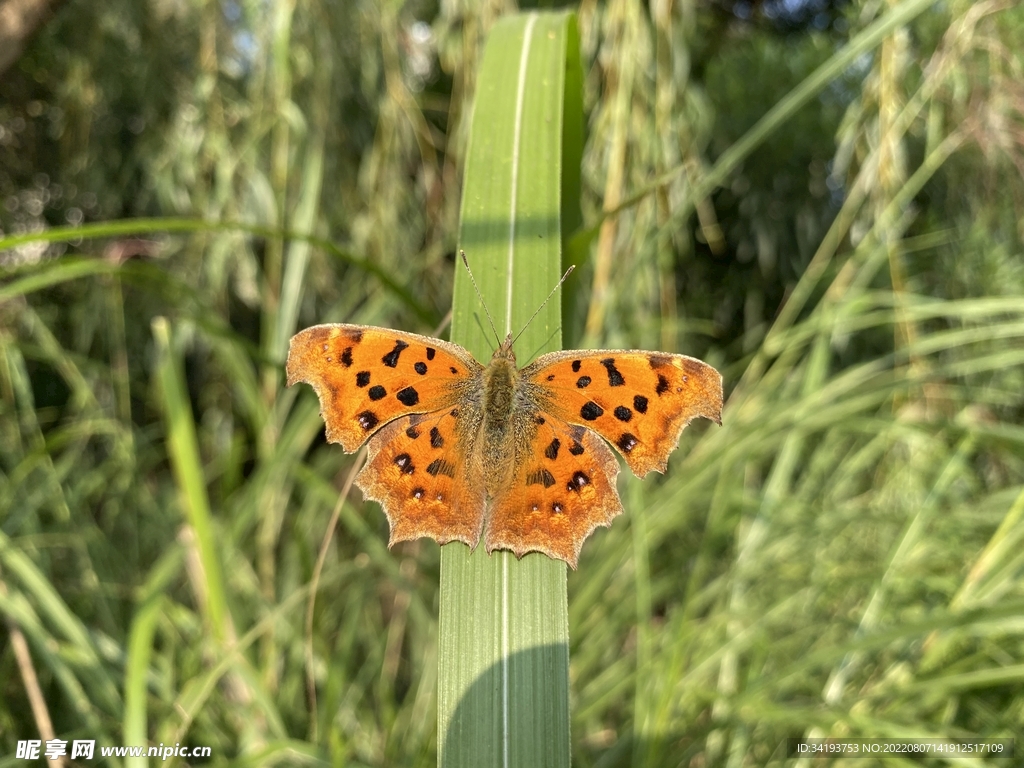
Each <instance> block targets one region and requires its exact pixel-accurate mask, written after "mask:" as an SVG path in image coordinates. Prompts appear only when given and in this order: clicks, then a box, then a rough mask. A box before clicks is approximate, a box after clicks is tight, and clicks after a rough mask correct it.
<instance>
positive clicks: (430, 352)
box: [427, 347, 437, 360]
mask: <svg viewBox="0 0 1024 768" xmlns="http://www.w3.org/2000/svg"><path fill="white" fill-rule="evenodd" d="M436 354H437V350H436V349H434V348H433V347H427V360H433V359H434V355H436Z"/></svg>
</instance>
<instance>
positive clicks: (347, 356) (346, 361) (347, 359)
mask: <svg viewBox="0 0 1024 768" xmlns="http://www.w3.org/2000/svg"><path fill="white" fill-rule="evenodd" d="M341 364H342V365H344V366H345V367H346V368H351V367H352V347H345V351H344V352H342V353H341Z"/></svg>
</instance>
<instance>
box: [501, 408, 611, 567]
mask: <svg viewBox="0 0 1024 768" xmlns="http://www.w3.org/2000/svg"><path fill="white" fill-rule="evenodd" d="M532 421H533V423H535V424H537V427H536V431H535V432H534V433H533V435H532V438H531V440H530V442H529V444H528V446H527V448H526V452H525V455H524V456H522V457H521V460H520V457H518V456H517V457H516V462H515V463H516V465H517V467H518V469H517V471H516V473H515V474H514V475H513V476H512V481H511V484H510V485H509V487H508V488H507V489H505V490H504V492H502V493H500V494H498V495H497V496H495V498H494V499H493V501H492V504H491V513H490V518H489V519H488V521H487V532H486V538H485V543H486V546H487V551H488V552H491V551H493V550H495V549H510V550H512V551H513V552H514V553H515V554H516V555H517V556H518V557H522V556H523V555H524V554H525V553H527V552H543V553H545V554H546V555H548V556H549V557H554V558H559V559H561V560H565V561H566V562H567V563H568V564H569V565H571V566H572V567H573V568H575V567H576V563H577V561H578V559H579V554H580V548H581V547H582V546H583V541H584V540H585V539H586V538H587V537H588V536H589V535H590V534H591V532H592V531H593V530H594V529H595V528H596V527H598V526H601V525H603V526H608V525H611V522H612V519H613V518H615V517H616V516H617V515H618V514H620V513H621V512H622V503H621V502H620V501H619V494H618V492H617V491H616V489H615V478H616V476H617V475H618V474H619V464H618V462H617V461H616V460H615V455H614V454H613V453H612V452H611V450H610V449H609V448H608V446H607V445H605V444H604V441H602V440H601V439H600V438H599V437H597V435H595V434H594V433H593V432H590V431H589V430H587V429H584V428H583V427H579V426H570V425H569V424H566V423H564V422H562V421H560V420H558V419H556V418H553V417H552V416H551V415H550V414H547V413H539V414H535V415H534V416H533V418H532Z"/></svg>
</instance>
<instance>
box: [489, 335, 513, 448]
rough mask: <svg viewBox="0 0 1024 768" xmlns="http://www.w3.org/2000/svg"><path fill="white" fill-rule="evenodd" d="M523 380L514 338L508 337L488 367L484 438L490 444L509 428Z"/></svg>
mask: <svg viewBox="0 0 1024 768" xmlns="http://www.w3.org/2000/svg"><path fill="white" fill-rule="evenodd" d="M518 380H519V372H518V370H517V369H516V354H515V352H513V351H512V337H511V336H509V337H507V338H506V339H505V341H504V342H503V343H502V345H501V346H500V347H498V349H497V350H495V352H494V356H493V357H491V362H490V364H489V365H488V366H487V368H486V369H485V370H484V433H485V434H484V438H485V440H487V443H488V445H491V444H493V443H494V442H501V439H502V437H503V436H504V434H505V433H506V431H507V430H508V424H509V419H510V418H511V416H512V410H513V407H514V404H515V390H516V385H517V382H518Z"/></svg>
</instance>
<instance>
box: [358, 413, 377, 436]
mask: <svg viewBox="0 0 1024 768" xmlns="http://www.w3.org/2000/svg"><path fill="white" fill-rule="evenodd" d="M356 421H357V422H359V426H360V427H362V428H363V429H364V430H365V431H367V432H369V431H370V430H371V429H373V428H374V427H376V426H377V425H378V424H379V423H380V419H378V418H377V414H375V413H374V412H373V411H363V412H362V413H360V414H357V415H356Z"/></svg>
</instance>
